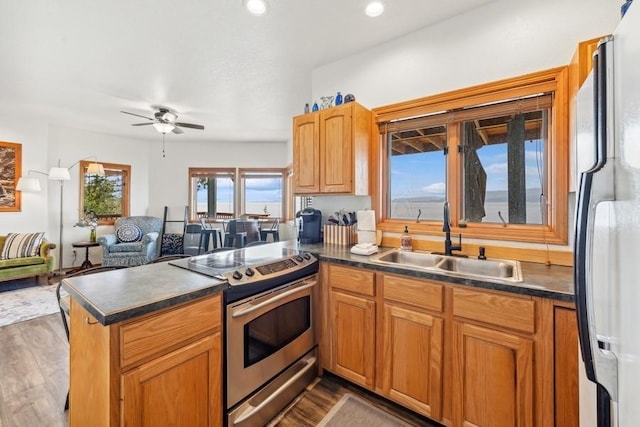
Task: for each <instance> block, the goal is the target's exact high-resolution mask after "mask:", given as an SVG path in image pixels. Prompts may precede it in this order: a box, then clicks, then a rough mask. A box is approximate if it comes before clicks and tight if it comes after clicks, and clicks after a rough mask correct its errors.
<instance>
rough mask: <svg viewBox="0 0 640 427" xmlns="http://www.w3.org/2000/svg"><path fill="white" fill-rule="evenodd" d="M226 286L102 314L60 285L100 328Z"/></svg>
mask: <svg viewBox="0 0 640 427" xmlns="http://www.w3.org/2000/svg"><path fill="white" fill-rule="evenodd" d="M227 286H228V284H227V282H222V283H220V284H217V285H212V286H210V287H207V288H201V289H198V290H194V291H190V292H187V293H184V294H180V295H176V296H173V297H169V298H164V299H160V300H157V301H149V302H148V303H146V304H143V305H138V306H134V307H131V308H129V309H127V310H123V311H118V312H115V313H104V312H102V311H100V310H99V309H98V308H97V307H96V305H95V304H93V303H91V300H90V299H88V298H87V297H86V296H85V295H83V294H82V293H80V292H77V290H76V289H75V288H73V287H71V286H68V285H66V284H65V283H64V282H63V283H62V288H63V289H64V290H65V291H67V292H68V293H69V295H70V296H71V297H72V298H74V299H75V300H76V302H77V303H79V304H80V306H82V308H84V309H85V310H87V312H89V314H91V315H92V316H93V317H94V318H95V319H96V320H97V321H98V322H99V323H100V324H101V325H102V326H109V325H112V324H114V323H118V322H121V321H124V320H129V319H133V318H135V317H138V316H142V315H145V314H150V313H154V312H156V311H158V310H162V309H164V308H168V307H172V306H175V305H178V304H182V303H185V302H189V301H192V300H195V299H198V298H201V297H204V296H207V295H213V294H216V293H218V292H222V291H223V290H224V289H226V288H227Z"/></svg>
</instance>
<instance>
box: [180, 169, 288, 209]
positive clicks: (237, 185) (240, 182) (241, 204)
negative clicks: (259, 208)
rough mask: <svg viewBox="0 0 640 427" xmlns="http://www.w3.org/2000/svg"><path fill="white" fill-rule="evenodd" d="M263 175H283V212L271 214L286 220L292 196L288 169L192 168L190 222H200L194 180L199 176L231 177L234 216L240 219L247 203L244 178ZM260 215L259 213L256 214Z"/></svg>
mask: <svg viewBox="0 0 640 427" xmlns="http://www.w3.org/2000/svg"><path fill="white" fill-rule="evenodd" d="M261 173H265V174H269V173H280V174H281V175H282V200H281V202H280V203H281V209H282V212H281V213H279V214H278V215H274V213H271V217H273V218H285V217H286V215H288V211H287V209H288V206H287V200H288V194H290V188H289V187H288V186H289V185H290V182H289V180H288V179H287V168H202V167H190V168H189V189H188V191H189V193H188V194H189V196H188V197H189V204H188V212H189V220H190V221H198V213H197V212H196V211H195V209H196V205H197V204H196V200H195V192H194V188H193V184H192V182H193V178H196V177H199V176H210V175H214V174H218V175H227V176H228V175H231V176H232V180H233V182H234V189H233V191H234V194H233V201H234V203H233V212H232V213H233V216H234V217H236V218H237V217H240V215H242V214H244V213H245V212H242V210H243V209H245V205H246V201H245V200H244V198H245V189H244V178H245V176H246V175H251V174H256V175H259V174H261ZM255 213H256V214H258V213H257V212H255Z"/></svg>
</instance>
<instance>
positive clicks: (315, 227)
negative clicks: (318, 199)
mask: <svg viewBox="0 0 640 427" xmlns="http://www.w3.org/2000/svg"><path fill="white" fill-rule="evenodd" d="M296 220H297V221H299V222H298V224H299V226H298V227H299V228H298V239H299V241H300V243H320V242H322V235H321V230H322V211H320V210H318V209H314V208H304V209H303V210H301V211H298V213H297V214H296Z"/></svg>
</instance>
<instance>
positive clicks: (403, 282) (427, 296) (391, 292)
mask: <svg viewBox="0 0 640 427" xmlns="http://www.w3.org/2000/svg"><path fill="white" fill-rule="evenodd" d="M383 289H384V298H385V299H386V300H393V301H398V302H402V303H405V304H409V305H412V306H415V307H419V308H428V309H430V310H436V311H442V294H443V293H442V285H441V284H438V283H433V282H427V281H425V280H417V279H410V278H407V277H400V276H389V275H386V274H385V275H384V288H383Z"/></svg>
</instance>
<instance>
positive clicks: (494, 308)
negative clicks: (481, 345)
mask: <svg viewBox="0 0 640 427" xmlns="http://www.w3.org/2000/svg"><path fill="white" fill-rule="evenodd" d="M453 315H454V316H458V317H464V318H467V319H471V320H477V321H480V322H484V323H489V324H492V325H496V326H500V327H504V328H509V329H514V330H517V331H522V332H527V333H534V332H535V301H533V300H531V299H526V298H518V297H512V296H508V295H503V294H497V293H489V292H479V291H474V290H468V289H461V288H453Z"/></svg>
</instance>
